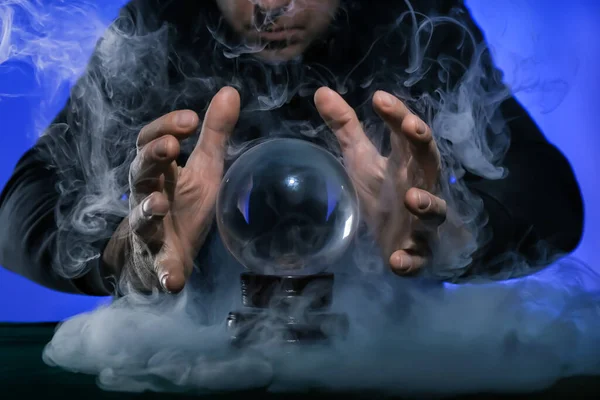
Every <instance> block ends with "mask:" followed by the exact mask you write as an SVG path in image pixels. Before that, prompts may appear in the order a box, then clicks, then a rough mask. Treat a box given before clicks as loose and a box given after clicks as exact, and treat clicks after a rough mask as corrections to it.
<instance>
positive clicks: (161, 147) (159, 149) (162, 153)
mask: <svg viewBox="0 0 600 400" xmlns="http://www.w3.org/2000/svg"><path fill="white" fill-rule="evenodd" d="M154 151H155V152H156V155H157V156H159V157H161V158H163V157H166V156H167V141H166V140H164V139H163V140H160V141H159V142H158V143H157V144H156V147H154Z"/></svg>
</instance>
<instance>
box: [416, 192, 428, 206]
mask: <svg viewBox="0 0 600 400" xmlns="http://www.w3.org/2000/svg"><path fill="white" fill-rule="evenodd" d="M417 203H418V204H419V208H420V209H421V210H427V209H428V208H429V207H430V206H431V197H429V196H425V195H423V194H422V193H421V192H418V193H417Z"/></svg>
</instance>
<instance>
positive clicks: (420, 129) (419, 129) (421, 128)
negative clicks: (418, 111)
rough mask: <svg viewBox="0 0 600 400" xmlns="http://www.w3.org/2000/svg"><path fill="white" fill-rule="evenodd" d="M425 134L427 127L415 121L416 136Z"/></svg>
mask: <svg viewBox="0 0 600 400" xmlns="http://www.w3.org/2000/svg"><path fill="white" fill-rule="evenodd" d="M425 132H427V126H426V125H425V122H423V121H421V120H418V121H417V134H419V135H422V134H424V133H425Z"/></svg>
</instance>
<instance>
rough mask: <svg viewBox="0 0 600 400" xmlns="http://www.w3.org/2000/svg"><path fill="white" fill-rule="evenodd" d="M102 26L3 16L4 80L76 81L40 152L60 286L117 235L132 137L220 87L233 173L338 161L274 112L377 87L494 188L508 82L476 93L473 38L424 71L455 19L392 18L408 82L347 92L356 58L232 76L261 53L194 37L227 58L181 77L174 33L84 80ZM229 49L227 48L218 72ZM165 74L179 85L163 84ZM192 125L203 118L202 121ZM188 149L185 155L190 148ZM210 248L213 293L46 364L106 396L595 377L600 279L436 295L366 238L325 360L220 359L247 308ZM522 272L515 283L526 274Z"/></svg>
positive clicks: (108, 321)
mask: <svg viewBox="0 0 600 400" xmlns="http://www.w3.org/2000/svg"><path fill="white" fill-rule="evenodd" d="M344 11H347V10H344ZM348 12H349V11H348ZM103 20H104V17H101V16H100V15H99V13H98V11H97V9H96V8H95V7H94V6H93V5H91V4H89V3H87V2H83V1H79V2H77V1H69V2H66V1H59V0H57V1H53V2H48V3H46V2H42V1H41V0H38V1H26V0H20V1H14V0H13V1H4V2H3V3H2V4H0V21H1V24H2V25H1V29H0V32H2V35H1V36H0V64H1V63H3V62H7V61H11V60H25V61H27V62H29V63H31V65H33V66H34V68H35V70H36V73H37V75H36V77H37V79H39V80H40V81H43V82H44V85H47V87H49V88H54V89H55V90H54V91H52V90H50V91H49V96H50V98H51V97H52V96H53V93H56V92H57V91H58V89H59V88H60V87H61V86H62V85H65V84H67V85H72V84H73V83H74V82H76V81H77V85H76V86H75V89H74V91H73V93H72V94H71V103H70V104H69V105H68V107H67V110H68V111H69V116H68V118H66V119H65V120H64V121H61V122H59V123H56V124H53V125H51V126H50V127H49V128H48V129H47V130H46V131H45V135H44V136H43V138H44V140H46V143H47V144H49V146H48V149H49V150H50V152H49V153H48V157H49V160H51V163H52V164H53V165H54V166H55V167H56V168H57V170H58V171H59V173H60V174H61V178H62V179H61V184H60V187H59V189H60V191H61V205H66V206H68V207H62V208H61V210H63V211H64V210H68V212H66V213H63V214H60V215H59V222H60V224H61V230H60V232H59V238H60V243H59V249H58V250H59V256H60V257H59V258H60V259H61V260H62V261H63V262H62V264H61V265H58V266H57V269H59V271H58V272H60V273H61V274H62V275H64V276H67V277H70V276H76V275H78V274H80V273H81V272H83V270H84V268H85V265H86V262H87V261H88V260H90V259H93V258H95V257H98V249H97V248H96V247H95V243H96V241H97V240H98V239H104V238H106V237H108V236H110V234H111V232H112V230H111V227H110V226H111V223H110V220H111V218H113V217H117V218H118V217H122V216H124V215H125V214H126V212H127V207H126V204H124V202H122V201H121V200H120V198H121V195H122V194H123V193H125V192H126V190H127V182H126V179H123V176H126V172H127V169H128V165H129V163H130V161H131V157H133V155H134V149H135V136H136V134H137V132H138V131H139V129H140V128H141V127H142V126H143V125H144V124H145V123H147V122H149V121H150V120H152V119H153V118H156V117H157V116H159V115H161V114H162V113H164V112H166V111H170V110H172V109H177V108H178V107H179V106H181V105H182V104H189V103H190V102H192V100H194V99H200V100H199V101H198V102H197V104H204V103H205V101H206V100H207V99H209V98H210V97H211V96H212V94H214V93H215V92H216V91H217V90H218V89H219V88H220V87H222V86H225V85H232V86H235V87H237V88H238V89H240V91H241V92H242V100H243V101H242V103H243V110H242V115H241V118H240V126H245V127H249V128H247V130H246V131H243V132H238V133H237V135H238V136H239V138H238V139H239V141H238V143H236V144H237V146H236V147H233V148H232V151H231V154H232V156H233V155H236V154H239V152H240V151H242V150H243V149H244V148H245V147H244V142H245V140H244V139H245V138H246V137H252V132H253V131H258V132H261V133H262V134H263V135H265V134H264V132H270V135H273V136H277V135H283V136H289V135H295V136H298V132H301V135H303V136H304V137H306V138H309V139H318V140H319V141H320V143H321V144H323V145H325V146H328V147H331V150H332V151H334V152H335V151H336V150H337V149H336V147H335V144H334V142H335V141H334V139H333V138H332V137H331V135H330V134H329V133H328V132H327V131H326V130H325V129H323V125H322V124H318V123H314V121H307V120H305V119H300V120H299V121H295V122H289V121H288V122H282V120H281V118H280V116H279V115H278V114H277V112H278V110H279V108H280V107H281V106H283V105H284V104H286V103H287V101H288V100H290V99H291V98H292V97H294V96H295V95H299V96H300V97H301V98H310V97H311V94H312V93H314V89H315V88H317V87H319V86H322V85H327V86H329V87H332V88H335V89H336V90H338V91H340V92H344V93H351V92H352V90H353V89H356V88H357V87H362V88H366V89H367V93H371V94H372V93H373V92H374V91H375V90H376V89H378V88H379V87H380V86H381V85H383V84H386V85H387V87H388V88H389V86H390V84H392V88H393V89H394V92H395V94H396V95H398V96H399V97H401V98H403V99H406V100H407V101H409V104H410V106H411V107H412V108H413V109H414V110H415V111H418V112H419V113H420V115H423V116H424V117H425V119H426V120H427V122H428V123H429V124H430V125H431V127H432V128H433V131H434V132H436V135H437V137H436V138H437V139H438V140H439V139H444V140H439V142H440V152H441V153H442V157H443V159H444V162H445V164H446V165H445V167H446V172H445V173H446V175H447V176H445V177H444V178H446V180H447V181H449V179H450V177H457V178H460V176H461V175H462V174H464V173H465V170H468V171H470V172H472V173H476V174H478V175H480V176H484V177H487V178H498V177H501V176H502V175H503V174H504V173H505V171H504V168H503V167H502V165H501V162H500V161H501V155H502V154H503V151H504V150H505V149H506V146H507V145H508V136H507V135H506V132H505V131H504V124H503V121H502V120H501V118H500V116H499V115H498V114H497V113H496V111H497V108H498V105H499V104H500V103H501V102H502V100H504V99H506V98H507V97H508V96H509V95H510V92H509V91H508V89H507V88H506V87H505V86H504V85H502V84H501V82H492V85H491V86H485V87H484V86H482V83H481V82H482V80H481V78H482V77H483V76H484V75H485V73H486V71H485V69H484V68H483V66H482V64H481V58H482V55H483V54H484V52H485V48H484V47H482V46H481V44H480V43H478V42H477V40H476V39H475V38H474V37H473V36H472V35H469V34H466V35H464V37H463V39H462V42H463V45H464V46H465V47H466V48H470V49H471V51H472V53H473V54H472V56H471V57H470V61H469V62H467V63H465V64H461V63H457V61H456V60H454V59H451V58H441V59H435V60H431V59H429V58H428V57H427V50H428V47H429V46H430V44H431V43H432V40H433V39H432V38H433V33H434V32H435V30H436V28H437V27H438V26H440V25H445V24H446V25H447V24H451V25H452V24H453V25H456V26H458V27H460V26H461V25H462V23H461V22H460V21H459V20H458V19H457V18H451V17H448V16H442V17H439V16H437V17H436V16H423V15H419V14H418V13H417V14H416V13H413V12H411V11H409V12H407V13H405V14H402V15H399V16H398V18H397V23H398V29H399V32H401V33H400V35H408V36H406V37H409V38H410V43H409V45H408V47H407V48H406V49H398V54H400V53H404V51H406V52H407V53H408V54H410V59H409V60H410V65H409V68H408V69H406V70H399V69H394V68H393V67H389V68H387V67H384V66H382V67H381V68H380V69H379V70H378V72H377V73H370V74H367V75H364V76H361V77H360V81H357V80H358V79H354V77H355V76H357V74H358V73H359V72H360V71H361V69H363V68H367V67H368V66H367V65H366V63H367V58H368V55H369V54H366V55H365V54H363V55H361V57H359V59H357V60H356V65H355V66H353V67H352V68H350V69H349V70H344V69H340V70H336V69H335V68H334V67H332V66H325V65H319V64H315V65H312V66H311V69H310V70H306V69H304V68H303V67H302V64H301V62H300V61H299V60H298V61H294V62H292V63H290V64H289V65H270V66H267V65H263V64H261V63H260V62H258V61H256V60H253V59H252V58H243V55H245V54H246V53H248V52H254V51H256V49H248V48H247V47H244V46H245V45H243V44H241V45H240V44H235V45H232V44H231V42H229V41H228V40H227V37H226V36H225V34H224V33H223V32H221V31H220V30H219V29H218V28H219V26H218V25H211V24H209V23H207V24H204V25H202V24H200V23H199V24H197V29H199V30H202V29H204V30H205V32H204V33H205V34H206V33H209V35H207V37H212V38H213V39H218V40H217V41H218V42H220V43H221V47H220V49H221V50H214V51H215V53H214V54H212V55H213V56H214V63H213V64H211V63H206V62H202V63H200V62H191V61H194V60H195V58H194V57H196V55H194V54H193V53H191V52H189V51H187V50H186V49H185V48H177V47H173V46H170V45H168V43H169V42H168V38H169V37H170V35H173V34H174V32H173V31H172V29H171V28H170V27H168V26H158V27H157V26H153V25H152V24H151V22H149V21H146V20H144V19H143V18H142V16H141V15H132V16H122V17H121V18H120V22H121V23H120V24H118V25H116V26H114V27H113V28H111V29H110V30H109V31H108V32H106V33H105V34H104V39H103V41H102V42H100V43H99V45H98V46H97V48H96V52H95V55H94V57H95V64H94V66H93V67H92V68H91V69H86V67H85V66H86V63H87V61H88V60H87V58H88V56H89V52H90V51H91V48H92V47H93V44H94V43H95V41H96V38H97V37H98V36H100V33H101V32H102V30H103V27H104V26H105V24H104V23H103ZM134 20H135V21H136V22H137V25H136V27H134V26H133V24H132V23H131V22H133V21H134ZM202 22H205V21H202ZM404 27H406V30H404ZM206 28H209V29H208V30H207V29H206ZM400 28H402V29H400ZM380 39H381V38H380ZM381 41H383V39H381ZM378 43H380V41H378V40H373V43H372V44H371V45H372V46H370V47H368V50H369V51H375V49H376V48H377V45H378ZM228 46H229V47H228ZM223 47H228V48H227V49H226V50H225V51H224V52H225V54H223V50H222V48H223ZM216 48H217V47H215V49H216ZM219 51H220V53H219ZM174 54H175V55H176V56H177V57H173V55H174ZM242 59H243V60H244V61H243V62H242V61H240V60H242ZM238 62H239V65H237V66H238V67H239V68H240V73H239V74H238V75H237V76H233V77H228V78H223V77H219V76H218V74H216V73H215V71H218V70H219V67H222V68H225V69H226V68H228V67H230V66H231V65H232V64H233V63H238ZM228 63H231V64H228ZM172 64H175V68H177V70H178V71H177V72H179V73H180V74H179V75H180V76H181V77H182V80H181V81H175V82H172V81H171V80H169V76H168V72H169V67H170V65H172ZM456 68H458V69H459V70H460V69H462V70H463V74H462V76H463V78H462V79H461V80H460V82H459V84H458V85H450V84H449V83H448V82H449V74H450V71H453V70H455V69H456ZM432 69H435V70H436V72H437V76H438V78H439V80H440V83H439V84H438V85H436V87H434V88H433V89H434V90H432V91H431V93H430V94H429V95H427V96H422V97H419V98H417V99H414V98H412V96H411V89H412V88H413V87H415V85H417V84H419V83H422V81H423V80H425V79H428V77H429V76H430V75H429V74H430V73H431V71H432ZM82 74H83V78H82V79H79V80H78V78H79V77H80V76H81V75H82ZM257 75H258V76H259V78H257V79H252V80H251V79H245V78H247V77H252V76H257ZM359 76H360V75H359ZM528 82H531V81H528ZM446 83H447V84H446ZM517 86H518V85H517ZM535 86H543V85H540V84H539V83H538V82H532V83H531V84H527V85H525V87H526V89H528V90H533V88H534V87H535ZM517 88H518V87H517ZM366 100H367V99H357V104H353V105H356V107H357V111H358V113H359V115H361V117H363V118H364V121H365V127H366V128H367V131H368V133H369V135H370V136H371V137H372V138H373V140H374V141H375V142H376V143H383V142H384V139H383V138H384V133H383V130H382V127H381V125H380V124H377V123H376V122H375V121H376V116H375V115H374V113H373V111H372V110H371V109H370V104H368V102H366ZM361 101H362V102H361ZM202 107H203V106H201V105H200V106H198V110H197V111H199V112H202V111H203V109H202ZM43 122H44V121H41V122H40V123H43ZM486 129H491V130H492V132H493V133H494V137H493V140H491V139H490V138H489V137H486V136H485V135H484V134H483V132H485V131H486ZM74 132H75V133H76V132H79V133H81V132H85V133H86V135H79V136H77V137H75V139H73V140H72V141H71V142H70V144H69V145H66V142H67V140H66V137H68V135H72V134H73V133H74ZM328 135H329V136H328ZM444 143H446V144H447V145H445V144H444ZM450 143H451V144H452V146H450ZM191 145H193V140H192V141H190V142H189V143H188V144H187V146H188V148H189V146H191ZM382 147H383V144H382ZM74 149H76V151H75V150H74ZM123 149H126V150H123ZM74 154H76V155H77V158H73V155H74ZM443 189H444V195H445V197H446V198H447V199H448V202H449V204H450V205H451V206H456V209H460V213H459V215H457V216H456V218H457V219H460V220H461V221H463V222H465V223H467V224H469V225H470V227H471V228H472V229H473V231H474V232H477V233H479V232H480V231H481V230H482V228H483V226H482V222H481V221H479V220H478V219H477V218H476V217H477V215H479V214H480V213H481V210H482V204H481V201H480V200H479V199H477V198H476V197H474V196H472V195H470V194H469V192H468V190H467V189H466V187H464V186H462V185H461V184H453V185H450V184H448V185H445V186H444V188H443ZM442 233H443V232H442ZM480 240H482V238H481V237H479V236H478V235H474V237H473V240H472V242H471V243H467V244H464V243H462V245H461V250H462V251H460V252H457V251H456V245H455V242H453V241H452V238H447V241H446V242H445V244H446V245H445V246H443V247H442V245H443V244H442V245H440V249H437V250H438V252H439V253H440V254H442V255H443V258H445V259H446V260H447V261H448V260H449V261H448V262H447V263H446V265H444V266H443V267H444V268H441V267H440V268H441V269H440V271H438V273H439V274H446V275H447V276H448V277H452V276H456V275H458V274H459V273H460V272H461V271H462V270H463V269H464V267H465V266H466V265H467V264H468V263H469V262H470V259H471V258H470V257H471V254H472V252H473V251H474V250H475V249H476V248H477V246H478V245H479V244H480V243H479V242H478V241H480ZM73 243H77V246H73V245H72V244H73ZM207 246H210V248H211V249H213V250H212V251H211V255H210V258H208V259H207V260H206V263H208V264H209V269H210V270H211V272H214V276H213V277H212V278H210V280H211V283H212V285H209V286H211V287H212V289H210V290H209V289H207V288H205V287H204V286H205V285H204V284H205V282H194V281H192V282H191V284H190V285H189V286H188V287H186V290H185V291H184V292H183V293H181V294H179V295H177V296H171V295H160V294H154V295H153V296H141V295H136V294H131V295H128V296H126V297H124V298H121V299H118V300H115V301H114V302H113V303H111V304H110V305H108V306H105V307H103V308H100V309H98V310H94V311H91V312H89V313H86V314H82V315H79V316H76V317H74V318H72V319H70V320H68V321H65V322H64V323H63V324H61V325H60V327H59V328H58V330H57V332H56V334H55V336H54V338H53V339H52V341H51V343H49V345H48V347H47V348H46V350H45V352H44V359H45V361H46V362H47V363H49V364H51V365H56V366H59V367H62V368H65V369H68V370H72V371H78V372H84V373H87V374H94V375H97V376H98V377H99V384H100V385H101V386H102V387H103V388H105V389H108V390H128V391H143V390H154V391H186V392H187V391H192V392H213V391H224V390H237V389H247V388H256V387H260V388H263V387H264V388H268V389H269V390H272V391H286V390H306V389H309V388H315V389H321V390H356V389H366V390H369V389H372V390H377V391H383V392H393V393H402V394H414V395H418V394H425V393H431V392H435V393H437V394H439V395H450V394H455V393H466V392H476V391H522V390H523V391H528V390H535V389H539V388H544V387H547V386H549V385H551V384H552V383H553V382H555V381H556V380H557V379H560V378H562V377H566V376H572V375H578V374H597V373H600V365H599V363H598V360H600V349H599V348H598V347H597V346H596V345H595V344H596V343H598V341H599V340H600V326H599V325H600V318H599V316H600V315H599V314H600V313H599V311H600V310H599V309H598V304H599V303H598V296H597V295H596V294H594V292H593V291H592V288H590V287H588V286H587V285H588V283H590V282H600V278H599V277H598V276H597V275H596V274H595V273H594V272H593V271H592V270H590V269H589V268H588V267H586V266H585V265H582V264H581V263H578V262H576V261H574V260H569V259H565V260H562V261H560V262H557V263H556V264H555V265H553V266H552V267H550V268H548V269H546V270H544V271H543V272H541V273H539V274H536V275H534V276H531V277H528V278H521V279H515V280H512V281H510V282H507V283H499V282H496V283H494V282H488V283H477V284H475V283H472V284H464V285H442V284H435V283H431V282H428V281H420V280H403V279H399V278H398V277H395V276H393V275H392V274H391V273H390V272H389V271H387V270H385V268H384V266H383V263H382V262H381V260H380V259H379V257H378V256H376V252H374V251H373V248H372V246H371V244H370V242H369V238H367V237H362V236H361V237H359V238H358V239H357V246H356V247H355V251H354V253H353V254H350V256H351V259H347V260H344V261H343V262H340V263H339V265H337V266H336V267H335V268H334V270H335V272H336V283H337V284H336V293H335V297H334V299H335V304H334V309H335V311H338V312H344V313H347V314H348V316H349V317H350V332H349V337H348V338H347V339H345V340H341V339H340V340H339V341H335V342H334V343H332V344H331V345H330V346H327V347H322V346H321V347H285V348H280V347H277V346H273V344H272V343H267V344H263V345H260V344H258V345H256V346H254V347H252V349H247V350H241V349H234V348H232V347H230V345H229V342H228V337H227V332H226V330H225V318H226V316H227V313H228V312H229V311H232V310H235V309H237V308H239V306H240V303H239V287H238V274H239V272H241V268H240V266H239V265H238V264H236V263H235V262H234V260H233V259H232V257H231V256H230V255H229V254H227V253H226V251H225V249H224V248H223V247H222V245H221V243H220V240H219V239H218V238H217V237H215V238H213V242H211V243H208V244H207ZM515 263H516V264H515V267H514V269H515V270H521V269H527V267H528V266H527V265H525V264H524V263H522V262H517V261H515ZM212 270H214V271H212ZM193 278H195V279H197V280H198V281H202V279H204V278H205V277H200V276H195V277H193Z"/></svg>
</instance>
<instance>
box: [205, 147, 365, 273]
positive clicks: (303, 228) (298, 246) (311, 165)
mask: <svg viewBox="0 0 600 400" xmlns="http://www.w3.org/2000/svg"><path fill="white" fill-rule="evenodd" d="M358 213H359V212H358V198H357V194H356V190H355V188H354V186H353V184H352V181H351V180H350V178H349V176H348V174H347V173H346V170H345V169H344V167H343V166H342V164H341V163H340V162H339V161H338V160H337V159H336V158H335V157H334V156H333V155H332V154H331V153H329V152H328V151H326V150H325V149H323V148H321V147H319V146H316V145H314V144H312V143H309V142H307V141H304V140H300V139H272V140H269V141H266V142H263V143H261V144H258V145H256V146H255V147H252V148H251V149H249V150H247V151H246V152H245V153H243V154H242V155H241V156H240V157H239V158H238V159H237V160H236V161H235V162H234V163H233V164H232V165H231V167H230V168H229V170H228V171H227V173H226V174H225V176H224V178H223V183H222V185H221V189H220V191H219V195H218V198H217V210H216V218H217V225H218V228H219V232H220V235H221V238H222V240H223V242H224V244H225V246H226V247H227V249H228V250H229V251H230V252H231V254H233V256H234V257H235V258H236V259H237V260H238V261H239V262H240V263H241V264H242V265H244V266H245V267H246V268H248V269H250V270H252V271H253V272H256V273H259V274H265V275H309V274H316V273H319V272H323V271H324V270H325V269H327V267H328V266H329V265H331V263H332V262H334V261H335V260H336V259H338V258H339V257H341V255H342V254H343V253H344V252H345V251H346V249H347V248H348V245H349V244H350V242H351V241H352V238H353V237H354V234H355V232H356V229H357V226H358V220H359V216H358Z"/></svg>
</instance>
